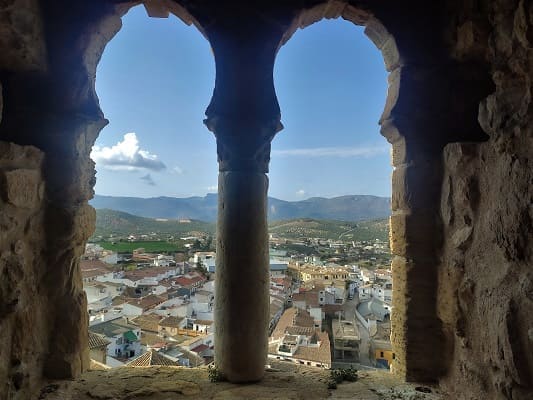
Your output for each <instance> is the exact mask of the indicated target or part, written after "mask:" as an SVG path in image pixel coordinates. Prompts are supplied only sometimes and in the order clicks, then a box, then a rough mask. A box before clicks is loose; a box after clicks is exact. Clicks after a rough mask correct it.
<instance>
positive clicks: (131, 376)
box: [39, 362, 444, 400]
mask: <svg viewBox="0 0 533 400" xmlns="http://www.w3.org/2000/svg"><path fill="white" fill-rule="evenodd" d="M358 374H359V380H358V381H357V382H353V383H347V382H344V383H341V384H339V385H338V387H337V389H335V390H328V389H327V386H326V381H327V379H328V377H329V371H328V370H321V369H317V368H310V367H306V366H298V365H294V364H289V363H282V362H276V363H273V364H272V368H271V369H270V370H269V371H268V372H266V373H265V378H264V379H263V381H261V382H259V383H255V384H246V385H237V384H232V383H228V382H217V383H213V382H210V381H209V379H208V374H207V368H205V367H204V368H182V367H137V368H131V367H122V368H115V369H111V370H108V371H101V370H100V371H89V372H87V373H85V374H83V375H82V377H81V378H79V379H77V380H75V381H51V382H48V383H47V384H46V385H44V386H43V389H42V391H41V393H40V394H39V396H40V397H39V399H42V400H89V399H90V400H95V399H96V400H133V399H146V400H163V399H180V398H189V399H213V400H221V399H235V400H247V399H261V400H270V399H272V400H274V399H276V400H278V399H294V400H297V399H302V400H307V399H325V398H330V399H359V400H374V399H384V400H392V399H404V400H442V399H443V398H444V396H443V395H442V394H441V393H440V392H439V390H438V389H437V388H435V387H428V386H423V387H419V386H418V385H416V384H408V383H403V382H400V381H399V380H398V378H396V377H395V376H394V375H392V374H390V373H389V372H386V371H360V372H359V373H358ZM421 390H426V391H427V390H430V391H431V392H430V393H425V392H424V391H421Z"/></svg>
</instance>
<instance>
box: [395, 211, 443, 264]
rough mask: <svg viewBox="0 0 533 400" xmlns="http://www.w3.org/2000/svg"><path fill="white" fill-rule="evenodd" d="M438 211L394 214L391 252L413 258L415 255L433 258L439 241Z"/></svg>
mask: <svg viewBox="0 0 533 400" xmlns="http://www.w3.org/2000/svg"><path fill="white" fill-rule="evenodd" d="M437 218H438V215H437V214H436V212H432V211H431V210H428V211H425V212H421V211H419V212H417V213H416V214H393V215H392V216H391V217H390V237H391V252H392V254H394V255H397V256H402V257H406V258H413V257H414V256H415V255H416V256H419V257H424V258H426V257H427V258H431V256H432V254H433V252H434V248H435V243H436V242H438V235H439V234H440V233H439V232H438V230H437Z"/></svg>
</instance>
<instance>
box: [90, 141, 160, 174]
mask: <svg viewBox="0 0 533 400" xmlns="http://www.w3.org/2000/svg"><path fill="white" fill-rule="evenodd" d="M91 158H92V159H93V160H94V162H95V163H96V165H98V166H102V167H104V168H106V169H110V170H122V171H138V170H143V169H144V170H151V171H161V170H163V169H165V168H166V165H165V164H164V163H163V162H162V161H160V160H159V159H158V157H157V155H155V154H152V153H150V152H149V151H147V150H142V149H141V148H140V146H139V140H138V139H137V135H136V134H135V133H134V132H130V133H126V134H125V135H124V139H123V140H122V141H121V142H118V143H117V144H116V145H114V146H111V147H100V146H94V147H93V150H92V152H91Z"/></svg>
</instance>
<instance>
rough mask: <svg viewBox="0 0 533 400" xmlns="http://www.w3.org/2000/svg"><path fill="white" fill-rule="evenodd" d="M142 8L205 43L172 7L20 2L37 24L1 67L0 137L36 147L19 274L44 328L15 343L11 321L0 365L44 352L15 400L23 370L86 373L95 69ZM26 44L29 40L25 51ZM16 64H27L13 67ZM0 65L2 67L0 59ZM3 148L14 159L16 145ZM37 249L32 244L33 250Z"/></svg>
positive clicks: (189, 19)
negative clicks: (32, 291) (27, 247)
mask: <svg viewBox="0 0 533 400" xmlns="http://www.w3.org/2000/svg"><path fill="white" fill-rule="evenodd" d="M140 4H143V5H144V7H145V8H146V11H147V14H148V16H150V17H159V18H160V17H168V16H169V15H170V14H173V15H175V16H177V17H178V18H179V19H180V20H182V21H183V22H184V23H186V24H187V25H191V24H192V25H195V26H196V27H197V29H198V30H199V31H200V33H202V34H203V35H204V36H205V32H204V30H203V28H202V26H201V25H200V23H199V22H198V21H197V20H196V19H195V18H194V17H193V16H192V14H190V13H189V12H188V11H187V9H186V8H185V7H183V6H181V5H180V4H179V3H178V2H175V1H170V0H169V1H157V0H156V1H154V0H145V1H128V2H116V3H113V2H76V3H75V4H70V5H69V7H64V4H61V2H52V3H50V4H47V6H46V7H42V8H41V9H38V7H36V6H35V5H34V4H33V5H28V10H23V11H22V12H27V13H28V15H32V17H33V18H35V19H36V21H38V22H39V23H38V24H37V23H36V27H35V28H33V29H34V30H35V31H36V32H32V35H27V37H23V39H24V40H26V41H27V43H26V42H24V41H22V44H21V45H20V47H21V49H22V51H20V52H21V54H20V55H18V54H7V56H6V62H7V61H9V62H10V63H11V64H12V65H11V66H9V65H8V68H12V69H13V70H14V72H13V73H11V74H10V75H9V76H3V79H2V92H3V93H2V94H3V96H2V97H3V99H4V102H3V104H2V106H3V107H2V108H3V109H2V114H3V117H4V118H3V119H2V126H1V128H0V137H2V140H7V141H10V142H13V143H16V144H18V145H22V146H24V145H32V146H35V147H36V148H34V149H32V150H31V151H29V152H26V154H27V155H28V157H29V159H28V160H26V161H25V163H26V164H27V165H28V166H31V168H30V169H31V170H32V171H33V170H35V171H36V173H33V172H32V174H30V175H31V176H30V178H32V182H33V181H35V180H36V182H37V183H36V184H39V183H41V182H43V183H41V184H40V189H39V190H40V192H39V195H38V197H36V199H35V200H34V202H39V204H41V206H42V210H43V211H42V212H41V213H40V214H39V215H38V216H34V219H35V221H40V223H42V224H43V227H44V229H43V230H42V231H39V230H37V231H36V232H35V235H41V240H40V243H41V248H40V250H39V249H38V248H37V247H34V251H35V252H36V254H37V253H40V254H42V257H40V258H39V259H38V260H35V261H34V265H26V266H25V267H24V268H26V269H27V270H26V274H27V275H28V279H29V277H30V276H31V277H32V279H34V282H32V283H31V285H34V286H36V287H38V288H39V295H38V297H37V298H36V300H38V304H39V305H35V307H36V309H37V308H39V307H42V308H43V311H42V313H43V314H44V313H46V317H47V321H40V320H39V318H37V319H36V324H37V325H36V326H37V329H40V337H39V338H37V337H33V336H32V337H30V338H29V339H21V338H20V337H19V336H20V333H17V332H16V330H15V326H16V324H14V325H12V326H13V330H10V329H7V330H5V331H4V332H3V334H4V335H5V337H4V336H2V340H7V341H9V342H10V341H11V340H12V339H11V337H14V338H16V340H17V343H18V345H16V346H13V348H12V349H11V351H12V355H11V356H9V355H6V356H5V357H3V358H5V361H6V362H8V363H13V362H18V363H20V361H13V360H21V359H22V360H24V359H25V357H26V356H25V354H24V352H25V351H27V350H25V349H28V348H32V351H33V352H34V353H37V354H41V353H42V356H40V357H38V358H36V359H35V360H34V361H33V362H32V363H33V364H35V365H33V364H32V365H31V366H30V365H26V364H25V363H24V362H22V364H20V365H19V364H17V368H15V369H14V370H13V371H12V372H11V373H14V374H15V375H16V376H18V377H19V378H17V380H16V382H17V383H16V384H14V386H15V390H17V391H19V392H18V393H19V395H22V396H24V393H25V392H24V390H27V389H28V387H29V386H30V385H31V384H32V383H33V381H34V379H35V378H34V377H33V376H30V378H29V379H26V378H20V376H27V375H28V374H27V372H25V371H27V370H28V371H31V373H32V374H36V375H39V373H38V372H36V371H42V374H43V375H44V376H47V377H49V378H60V379H64V378H72V377H76V376H78V375H79V374H80V373H81V372H83V371H85V370H87V368H88V367H89V353H88V343H87V341H88V338H87V328H88V326H87V324H88V316H87V304H86V299H85V295H84V293H83V288H82V280H81V273H80V270H79V259H80V256H81V254H82V253H83V245H84V243H85V242H86V240H87V239H88V238H89V237H90V235H91V234H92V232H93V231H94V223H95V213H94V209H92V207H91V206H89V205H88V200H89V199H90V198H92V196H93V194H94V193H93V186H94V183H95V169H94V167H95V165H94V162H93V161H92V160H91V159H90V157H89V155H90V152H91V149H92V146H93V144H94V142H95V140H96V138H97V136H98V134H99V132H100V130H101V129H102V128H103V127H104V126H105V125H106V124H107V120H106V119H105V118H104V115H103V112H102V111H101V110H100V107H99V102H98V97H97V95H96V91H95V77H96V68H97V64H98V62H99V60H100V57H101V55H102V53H103V51H104V48H105V46H106V44H107V43H108V42H109V41H110V40H111V39H112V38H113V36H114V35H115V34H116V33H117V32H118V31H119V30H120V28H121V17H122V16H123V15H125V14H126V12H127V11H128V10H129V9H130V8H132V7H134V6H137V5H140ZM31 7H33V8H31ZM19 11H20V10H19ZM17 34H18V32H14V34H13V35H14V36H15V35H17ZM32 41H35V42H36V43H35V44H30V42H32ZM25 46H26V47H25ZM29 50H31V51H29ZM24 51H26V52H28V54H24ZM0 58H2V57H0ZM28 58H30V60H31V63H30V64H29V67H28V63H27V59H28ZM25 60H26V63H25ZM14 62H15V64H13V63H14ZM17 63H20V64H23V65H26V67H25V68H20V67H19V66H18V64H17ZM0 64H2V66H5V65H6V64H5V63H4V62H3V59H2V60H0ZM28 115H31V116H32V117H31V118H28ZM37 131H40V134H39V135H36V134H35V132H37ZM13 146H15V145H13ZM4 150H5V152H7V153H9V152H10V151H13V152H16V151H17V150H18V147H16V146H15V147H13V149H11V148H8V149H4V148H3V150H2V151H3V152H4ZM34 153H35V154H34ZM21 162H22V161H21ZM37 172H38V173H37ZM34 175H35V176H34ZM38 178H39V179H38ZM44 182H46V184H44ZM34 223H37V222H34ZM28 227H29V225H28ZM25 229H30V228H25ZM37 242H39V241H38V240H37V239H34V245H35V246H36V244H35V243H37ZM21 246H22V245H21ZM27 262H31V261H29V260H28V261H27ZM21 268H22V267H21ZM22 284H24V282H23V283H22ZM17 290H19V289H18V288H17V287H14V288H13V292H14V293H16V292H17ZM19 291H20V290H19ZM11 317H12V319H13V320H20V318H26V317H27V316H26V314H25V313H19V314H17V313H15V315H12V316H11ZM26 342H28V343H27V344H26V345H25V344H24V343H26ZM17 346H21V348H20V349H19V347H17ZM19 353H20V354H19ZM2 362H4V360H2ZM0 369H2V368H0ZM9 370H10V369H9V368H8V369H7V371H9ZM18 370H20V372H17V371H18ZM17 374H18V375H17ZM24 374H26V375H24ZM13 379H14V378H13ZM6 382H7V380H6ZM9 382H10V381H9ZM13 382H15V380H14V381H13ZM11 387H13V385H11ZM2 390H3V388H2V389H0V397H2V395H3V392H2ZM28 396H29V395H28ZM8 397H9V395H8ZM29 397H30V396H29Z"/></svg>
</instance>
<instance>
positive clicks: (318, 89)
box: [269, 19, 392, 368]
mask: <svg viewBox="0 0 533 400" xmlns="http://www.w3.org/2000/svg"><path fill="white" fill-rule="evenodd" d="M363 30H364V28H363V27H359V26H355V25H354V24H352V23H350V22H348V21H345V20H342V19H336V20H324V21H320V22H319V23H316V24H313V25H312V26H309V27H307V28H306V29H305V30H303V31H298V32H296V33H295V34H294V36H293V37H292V38H291V39H290V40H289V41H288V42H287V43H286V44H285V45H284V46H283V47H281V49H280V51H279V53H278V57H277V60H276V64H275V71H274V78H275V85H276V93H277V95H278V101H279V103H280V108H281V114H282V122H283V124H284V126H285V129H284V131H282V132H280V133H279V134H278V135H277V136H276V138H275V139H274V140H273V142H272V156H271V163H270V174H269V175H270V192H269V194H270V196H271V197H272V198H271V199H270V209H269V218H270V220H271V228H270V232H271V235H270V244H271V256H274V257H277V256H279V255H284V256H286V257H287V258H286V260H287V261H288V274H289V275H290V276H291V277H292V285H293V286H292V290H293V294H292V296H291V304H290V306H291V307H290V308H288V309H287V310H286V311H285V313H295V314H296V315H301V314H305V315H306V316H307V317H308V319H310V320H314V325H312V326H314V327H316V328H315V332H314V333H315V334H316V335H317V337H318V338H319V339H318V341H314V342H313V340H312V338H310V340H309V342H308V343H302V342H300V343H299V344H298V345H294V346H293V347H294V348H293V349H292V350H293V353H294V354H293V355H292V356H293V357H294V359H296V358H297V353H298V349H297V348H298V347H300V346H304V345H306V349H305V351H306V352H310V351H312V350H313V349H314V350H316V352H317V354H318V353H319V348H320V346H322V345H324V344H325V345H326V347H328V348H329V344H330V343H331V348H332V351H331V358H330V359H328V360H320V361H321V364H322V365H326V366H328V367H333V368H335V367H343V368H344V367H348V366H350V365H360V366H370V367H378V368H390V364H391V363H392V358H391V357H388V356H389V355H390V354H392V352H391V351H390V350H391V343H390V318H389V315H390V310H391V308H392V274H391V271H390V265H391V254H390V248H389V239H388V238H389V216H390V213H391V204H390V196H391V177H390V176H391V166H390V164H391V161H390V150H391V146H390V144H389V143H388V142H387V141H386V140H385V138H384V137H383V136H381V135H380V133H379V131H380V128H379V125H378V121H379V120H380V117H381V115H382V113H383V108H384V104H385V98H386V94H387V72H386V70H385V66H384V63H383V58H382V55H381V54H380V52H379V50H378V49H377V48H376V47H375V45H374V44H373V43H372V42H371V41H370V40H368V38H367V37H366V36H365V35H364V34H363ZM278 199H280V200H278ZM282 200H283V201H282ZM287 201H290V202H287ZM322 316H324V319H322ZM280 320H281V321H282V322H283V321H285V320H290V321H289V322H290V323H292V325H293V326H294V327H292V328H290V329H289V330H291V329H292V330H294V329H298V328H295V327H296V326H298V325H297V322H295V321H297V320H299V321H300V323H302V322H301V321H303V320H304V319H303V318H299V319H298V318H296V317H295V318H292V319H287V318H284V317H283V316H282V317H281V319H280ZM272 332H273V333H272V334H271V343H274V342H275V341H276V340H277V341H278V342H279V343H280V346H279V348H281V347H283V346H285V347H286V343H285V342H284V341H286V340H288V339H287V337H288V336H287V333H286V332H287V327H285V326H281V327H280V325H279V324H278V325H277V326H275V327H274V328H273V329H272ZM289 336H290V335H289ZM317 343H319V344H320V345H319V346H318V347H317V346H316V344H317ZM285 347H283V349H285ZM279 348H278V349H276V348H275V346H271V348H269V357H271V358H276V357H277V356H278V355H279V354H280V353H279V351H280V350H279ZM306 354H307V353H306ZM285 358H286V359H287V357H285ZM289 358H290V357H289ZM389 358H390V359H389ZM310 361H316V360H314V359H313V360H310ZM313 365H315V363H313Z"/></svg>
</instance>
